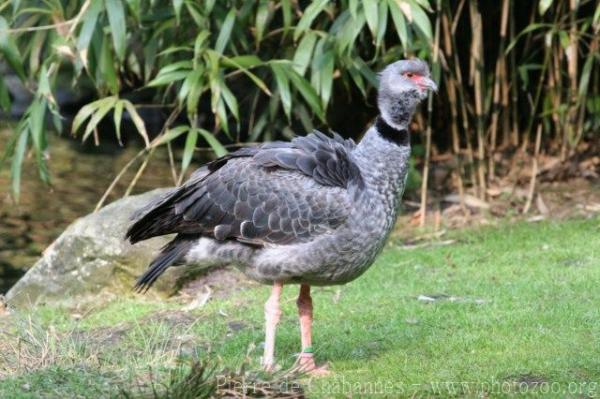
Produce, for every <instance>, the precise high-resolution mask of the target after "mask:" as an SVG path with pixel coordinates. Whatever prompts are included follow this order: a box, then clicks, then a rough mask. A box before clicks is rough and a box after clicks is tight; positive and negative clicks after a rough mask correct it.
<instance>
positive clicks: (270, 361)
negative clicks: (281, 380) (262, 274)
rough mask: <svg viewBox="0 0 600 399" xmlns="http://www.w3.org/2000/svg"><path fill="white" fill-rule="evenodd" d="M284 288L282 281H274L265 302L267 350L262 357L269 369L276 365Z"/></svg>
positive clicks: (264, 365)
mask: <svg viewBox="0 0 600 399" xmlns="http://www.w3.org/2000/svg"><path fill="white" fill-rule="evenodd" d="M282 288H283V283H282V282H279V281H276V282H274V283H273V291H271V296H270V297H269V299H268V300H267V302H266V303H265V322H266V323H265V352H264V354H263V358H262V365H263V367H264V368H265V370H267V371H272V370H273V366H274V365H275V356H274V355H275V329H276V328H277V323H279V318H280V317H281V309H280V308H279V297H280V296H281V290H282Z"/></svg>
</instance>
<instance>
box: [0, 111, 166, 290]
mask: <svg viewBox="0 0 600 399" xmlns="http://www.w3.org/2000/svg"><path fill="white" fill-rule="evenodd" d="M1 123H2V122H0V154H3V151H4V148H3V147H4V145H5V143H6V141H7V138H8V136H9V134H10V128H11V126H9V125H7V124H6V123H4V124H1ZM50 136H51V137H50V153H49V157H50V158H49V168H50V171H51V175H52V187H48V186H46V185H45V184H43V183H41V182H40V180H39V179H38V177H37V166H36V165H35V160H34V159H31V158H32V157H28V159H27V160H26V163H25V169H24V171H23V177H22V185H21V200H20V202H19V204H14V202H13V201H12V199H11V197H10V180H9V172H8V170H7V168H6V167H5V168H4V169H2V170H0V294H3V293H5V292H6V291H7V290H8V289H9V288H10V287H11V286H12V284H14V282H15V281H16V280H17V279H18V278H19V277H20V276H21V275H23V274H24V272H25V271H26V270H27V269H28V268H29V267H31V265H33V263H34V262H35V261H36V259H37V258H38V257H39V256H40V254H41V253H42V251H43V250H44V249H45V248H46V247H47V246H48V245H49V244H50V243H51V242H52V241H53V240H54V239H55V238H56V237H58V235H59V234H60V233H61V232H62V231H63V230H64V229H65V227H67V226H68V225H69V224H70V223H71V222H72V221H74V220H75V219H76V218H78V217H80V216H83V215H86V214H87V213H89V212H91V211H93V210H94V208H95V206H96V204H97V202H98V200H99V199H100V198H101V196H102V194H103V193H104V191H105V190H106V188H107V187H108V186H109V184H110V183H111V181H112V179H113V178H114V176H116V174H117V173H118V172H119V171H120V170H121V168H122V167H123V166H124V165H125V164H126V163H127V162H128V161H129V160H130V159H131V158H132V157H133V156H134V155H135V153H136V152H137V151H139V148H133V147H135V146H132V147H131V148H126V149H122V148H119V147H116V146H114V145H112V144H111V145H108V146H106V147H102V148H94V147H93V146H90V145H86V146H83V145H82V144H81V143H80V142H79V141H74V140H71V139H69V138H65V137H57V136H56V135H55V134H51V135H50ZM138 166H139V164H136V165H134V166H133V167H132V168H131V170H130V171H129V172H128V173H127V174H126V175H125V176H124V178H123V179H122V180H121V182H120V183H119V184H118V185H117V187H116V189H115V190H114V191H113V193H112V194H111V196H110V197H109V200H108V202H110V201H111V200H114V199H116V198H119V197H120V196H121V195H123V193H124V192H125V190H126V188H127V186H128V185H129V182H130V181H131V178H132V177H133V175H134V174H135V172H136V170H137V167H138ZM172 185H173V179H172V177H171V171H170V168H169V164H168V158H167V154H166V151H165V152H162V151H157V152H156V155H155V156H154V158H153V160H152V162H150V164H149V165H148V168H147V169H146V172H145V173H144V176H143V177H142V178H141V179H140V181H139V182H138V184H137V186H136V188H135V190H134V193H135V192H143V191H147V190H150V189H153V188H157V187H164V186H172Z"/></svg>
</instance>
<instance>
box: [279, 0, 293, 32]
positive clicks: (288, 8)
mask: <svg viewBox="0 0 600 399" xmlns="http://www.w3.org/2000/svg"><path fill="white" fill-rule="evenodd" d="M281 13H282V14H283V36H284V37H285V36H287V33H288V32H289V30H290V27H291V26H292V5H291V0H281Z"/></svg>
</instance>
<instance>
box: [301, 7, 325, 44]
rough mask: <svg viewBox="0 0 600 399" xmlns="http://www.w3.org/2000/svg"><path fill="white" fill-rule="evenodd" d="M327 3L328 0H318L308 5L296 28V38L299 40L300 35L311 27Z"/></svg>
mask: <svg viewBox="0 0 600 399" xmlns="http://www.w3.org/2000/svg"><path fill="white" fill-rule="evenodd" d="M327 3H328V1H327V0H316V1H313V2H312V3H310V5H309V6H308V7H306V9H305V10H304V15H302V18H300V21H299V22H298V25H297V26H296V30H295V31H294V40H298V38H299V37H300V35H301V34H302V33H304V32H305V31H306V30H307V29H309V28H310V26H311V25H312V23H313V21H314V20H315V18H317V16H318V15H319V14H320V13H321V11H323V10H324V9H325V6H327Z"/></svg>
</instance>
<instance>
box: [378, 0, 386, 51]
mask: <svg viewBox="0 0 600 399" xmlns="http://www.w3.org/2000/svg"><path fill="white" fill-rule="evenodd" d="M377 21H378V24H377V35H376V37H375V43H376V45H377V47H379V46H381V43H382V42H383V37H384V36H385V31H386V30H387V26H388V6H387V4H386V2H385V1H380V2H379V8H378V17H377Z"/></svg>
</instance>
